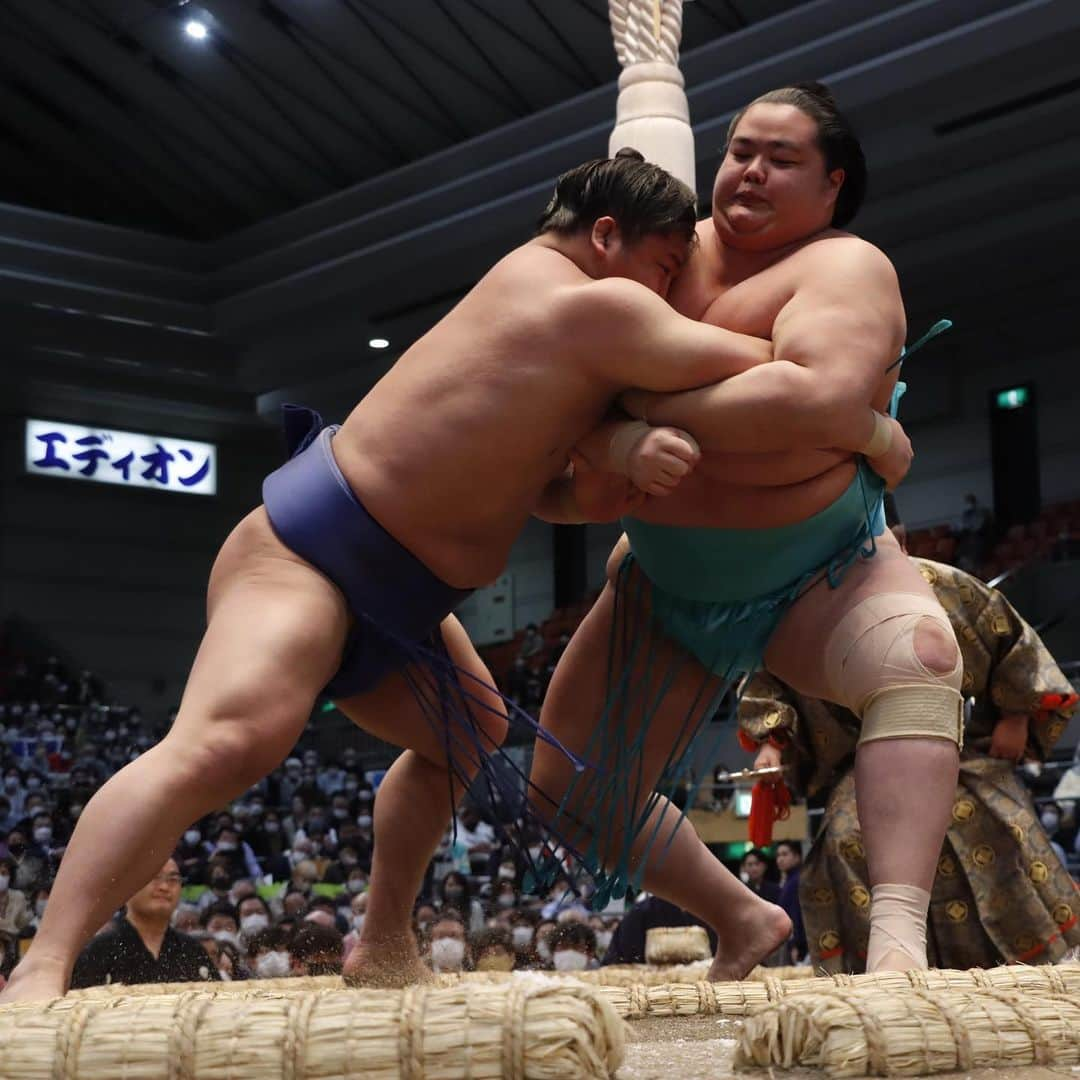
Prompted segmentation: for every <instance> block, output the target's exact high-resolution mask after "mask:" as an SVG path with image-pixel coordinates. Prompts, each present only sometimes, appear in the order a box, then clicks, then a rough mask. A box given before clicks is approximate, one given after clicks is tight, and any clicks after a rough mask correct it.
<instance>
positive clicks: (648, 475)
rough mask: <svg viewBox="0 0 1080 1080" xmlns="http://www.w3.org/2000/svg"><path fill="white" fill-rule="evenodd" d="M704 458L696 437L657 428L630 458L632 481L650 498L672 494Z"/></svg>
mask: <svg viewBox="0 0 1080 1080" xmlns="http://www.w3.org/2000/svg"><path fill="white" fill-rule="evenodd" d="M700 459H701V448H700V447H699V446H698V444H697V441H696V440H695V439H694V437H693V435H690V434H688V433H687V432H685V431H681V430H680V429H679V428H668V427H659V428H653V429H652V430H650V431H649V432H648V433H647V434H645V435H644V436H642V437H641V438H640V439H638V441H637V442H636V443H635V444H634V446H633V449H632V450H631V451H630V453H629V454H628V455H627V459H626V465H627V472H628V473H629V475H630V479H631V480H633V482H634V484H635V485H636V486H637V487H639V488H640V489H641V490H642V491H644V492H646V493H647V494H649V495H670V494H671V493H672V492H673V491H674V490H675V489H676V488H677V487H678V486H679V483H680V481H681V480H682V479H683V478H684V477H686V476H687V475H688V474H689V473H690V472H691V471H692V470H693V468H694V466H695V465H696V464H697V463H698V461H699V460H700Z"/></svg>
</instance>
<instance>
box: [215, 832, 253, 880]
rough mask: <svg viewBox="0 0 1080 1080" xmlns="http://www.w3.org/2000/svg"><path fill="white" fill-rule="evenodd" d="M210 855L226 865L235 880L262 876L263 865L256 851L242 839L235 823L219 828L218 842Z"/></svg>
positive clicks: (230, 875)
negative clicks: (260, 864) (256, 855)
mask: <svg viewBox="0 0 1080 1080" xmlns="http://www.w3.org/2000/svg"><path fill="white" fill-rule="evenodd" d="M210 857H211V859H212V860H213V861H214V862H217V863H218V864H219V865H222V866H224V867H225V868H226V869H227V870H228V872H229V877H230V878H232V879H233V880H235V879H236V878H238V877H253V878H257V877H261V876H262V867H261V866H259V861H258V859H256V858H255V853H254V852H253V851H252V850H251V848H250V847H249V846H248V845H247V844H246V843H245V842H244V841H242V840H241V839H240V831H239V830H238V829H237V828H236V826H235V825H225V826H223V827H222V828H221V829H219V830H218V834H217V842H216V843H215V844H214V848H213V850H212V851H211V852H210Z"/></svg>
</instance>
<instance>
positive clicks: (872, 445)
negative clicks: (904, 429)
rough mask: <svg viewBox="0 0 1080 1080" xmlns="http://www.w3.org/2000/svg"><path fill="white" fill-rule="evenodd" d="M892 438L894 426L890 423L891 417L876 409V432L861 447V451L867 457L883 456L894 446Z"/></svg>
mask: <svg viewBox="0 0 1080 1080" xmlns="http://www.w3.org/2000/svg"><path fill="white" fill-rule="evenodd" d="M892 439H893V426H892V424H890V423H889V418H888V417H887V416H883V415H882V414H881V413H879V412H876V411H875V412H874V433H873V435H871V436H870V441H869V442H868V443H866V445H865V446H862V447H860V448H859V453H860V454H862V455H863V457H867V458H876V457H881V455H882V454H884V453H885V451H886V450H888V449H889V447H890V446H892Z"/></svg>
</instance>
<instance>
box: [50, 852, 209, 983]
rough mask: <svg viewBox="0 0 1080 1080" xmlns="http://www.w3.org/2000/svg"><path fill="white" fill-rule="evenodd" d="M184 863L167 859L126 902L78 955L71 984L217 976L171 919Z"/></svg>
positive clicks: (197, 946)
mask: <svg viewBox="0 0 1080 1080" xmlns="http://www.w3.org/2000/svg"><path fill="white" fill-rule="evenodd" d="M180 886H181V878H180V868H179V867H178V866H177V864H176V861H175V860H174V859H171V858H170V859H168V860H166V862H165V865H164V866H163V867H162V868H161V869H160V870H159V871H158V873H157V874H155V875H154V877H153V878H152V879H151V880H150V881H149V882H148V883H147V884H146V885H145V886H143V888H141V889H140V890H139V891H138V892H137V893H136V894H135V895H134V896H133V897H132V898H131V899H130V900H129V901H128V902H127V907H126V910H125V913H124V914H123V915H122V916H120V918H118V919H117V920H116V921H115V923H114V924H113V926H112V927H111V928H110V929H108V930H105V931H104V932H102V933H100V934H98V935H97V937H95V938H94V939H93V940H91V941H90V943H89V944H88V945H87V946H86V948H85V949H83V951H82V952H81V953H80V954H79V958H78V960H77V961H76V962H75V970H74V973H73V974H72V977H71V986H72V989H78V988H81V987H85V986H101V985H104V984H106V983H126V984H129V985H131V984H136V983H160V982H200V981H202V982H206V981H211V982H213V981H217V980H218V979H219V976H218V972H217V970H216V968H215V967H214V965H213V964H211V963H210V962H209V960H208V958H207V955H206V951H205V950H204V949H203V948H202V946H201V945H200V944H199V943H198V942H197V941H194V940H193V939H192V938H190V937H189V936H188V935H187V934H181V933H179V932H178V931H176V930H174V929H173V928H172V927H171V926H170V925H169V922H170V920H171V918H172V915H173V912H174V911H175V910H176V908H177V906H178V904H179V903H180Z"/></svg>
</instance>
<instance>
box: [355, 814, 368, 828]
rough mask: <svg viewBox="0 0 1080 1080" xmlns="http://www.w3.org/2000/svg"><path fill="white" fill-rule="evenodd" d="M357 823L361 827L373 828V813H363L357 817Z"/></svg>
mask: <svg viewBox="0 0 1080 1080" xmlns="http://www.w3.org/2000/svg"><path fill="white" fill-rule="evenodd" d="M356 824H357V825H359V826H360V828H361V829H370V828H371V815H370V814H361V815H360V816H359V817H357V819H356Z"/></svg>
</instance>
